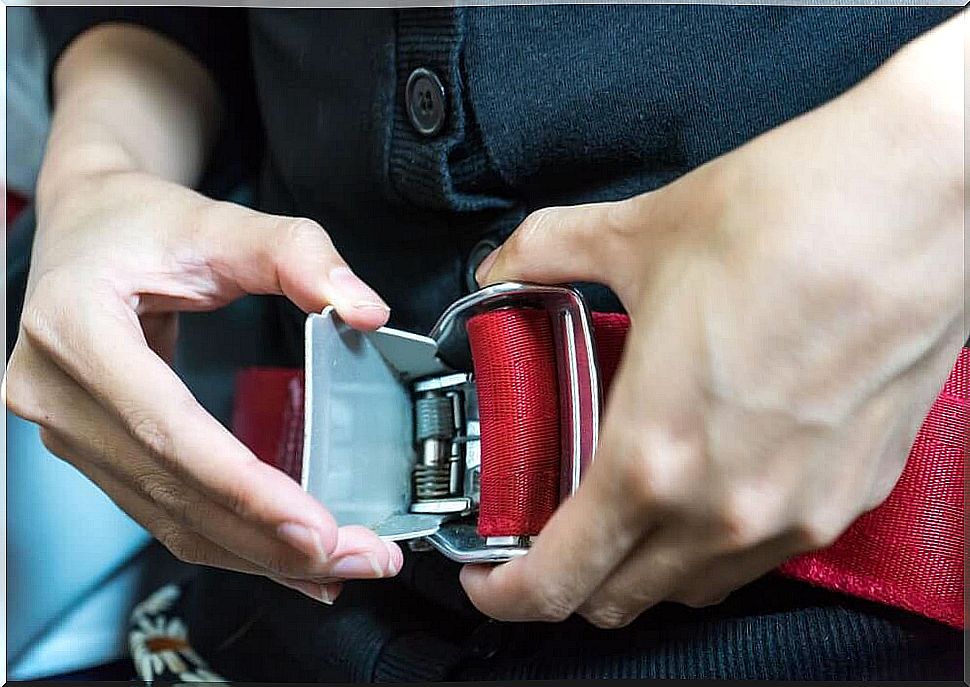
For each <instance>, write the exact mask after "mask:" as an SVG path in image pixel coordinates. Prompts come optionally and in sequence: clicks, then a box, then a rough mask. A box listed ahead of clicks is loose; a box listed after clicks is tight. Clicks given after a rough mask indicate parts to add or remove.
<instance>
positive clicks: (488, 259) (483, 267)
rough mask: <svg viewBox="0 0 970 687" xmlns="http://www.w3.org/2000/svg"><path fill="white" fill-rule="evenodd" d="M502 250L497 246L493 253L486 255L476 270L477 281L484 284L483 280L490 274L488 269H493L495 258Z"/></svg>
mask: <svg viewBox="0 0 970 687" xmlns="http://www.w3.org/2000/svg"><path fill="white" fill-rule="evenodd" d="M500 250H502V249H501V248H496V249H495V250H493V251H492V252H491V253H489V254H488V255H486V256H485V259H484V260H482V262H481V263H480V264H479V265H478V269H477V270H475V281H477V282H478V285H479V286H481V285H482V281H483V280H484V279H485V277H487V276H488V271H489V270H490V269H492V265H493V264H495V260H496V259H497V258H498V252H499V251H500Z"/></svg>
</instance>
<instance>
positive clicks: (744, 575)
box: [669, 536, 799, 608]
mask: <svg viewBox="0 0 970 687" xmlns="http://www.w3.org/2000/svg"><path fill="white" fill-rule="evenodd" d="M798 550H799V547H798V546H797V544H796V543H795V541H794V539H792V538H790V537H787V536H786V537H782V538H778V539H775V540H773V541H770V542H766V543H765V544H763V545H762V546H758V547H756V548H753V549H751V550H749V551H743V552H738V553H735V554H730V555H727V556H720V557H718V558H717V559H715V560H714V561H713V562H711V563H708V564H707V565H706V566H704V567H702V568H700V569H699V570H698V571H697V572H696V573H695V574H693V575H691V576H690V578H689V579H685V580H684V581H683V583H682V584H681V585H680V586H678V587H677V588H676V589H675V590H673V591H672V592H671V593H670V595H669V599H670V600H671V601H677V602H679V603H682V604H685V605H687V606H692V607H694V608H701V607H704V606H713V605H716V604H718V603H720V602H721V601H723V600H724V599H725V598H727V597H728V596H729V595H730V594H731V592H733V591H734V590H736V589H740V588H741V587H743V586H744V585H746V584H748V583H750V582H753V581H754V580H757V579H758V578H760V577H762V576H764V575H766V574H767V573H769V572H771V571H772V570H774V569H775V568H777V567H778V566H779V565H780V564H781V563H783V562H784V561H785V560H787V559H788V558H790V557H791V556H792V555H794V554H795V553H797V552H798Z"/></svg>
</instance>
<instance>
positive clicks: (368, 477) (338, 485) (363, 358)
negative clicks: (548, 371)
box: [301, 283, 600, 563]
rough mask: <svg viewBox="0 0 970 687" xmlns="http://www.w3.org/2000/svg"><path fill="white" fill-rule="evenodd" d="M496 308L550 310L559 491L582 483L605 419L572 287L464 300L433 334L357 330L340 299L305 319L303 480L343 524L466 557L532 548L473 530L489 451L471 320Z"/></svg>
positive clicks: (499, 557)
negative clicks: (474, 370) (482, 439)
mask: <svg viewBox="0 0 970 687" xmlns="http://www.w3.org/2000/svg"><path fill="white" fill-rule="evenodd" d="M498 307H533V308H541V309H543V310H545V311H547V312H548V313H549V315H550V318H551V321H552V323H553V332H554V336H555V343H556V349H557V370H558V374H559V382H560V396H559V397H560V399H561V403H560V407H561V413H562V416H561V419H562V424H561V426H562V427H563V430H564V431H563V433H562V434H563V452H562V476H563V478H562V484H561V494H560V496H561V498H567V497H568V496H570V495H571V494H572V493H574V492H575V490H576V488H577V487H578V485H579V480H580V478H581V476H582V473H583V471H584V470H585V468H586V466H588V464H589V461H590V460H591V458H592V452H593V448H594V447H595V444H596V435H597V430H598V423H599V408H600V389H599V380H598V377H597V373H596V372H597V371H596V364H595V360H596V358H595V351H594V348H593V340H592V330H591V321H590V316H589V312H588V311H587V309H586V306H585V304H584V302H583V300H582V298H581V297H580V296H579V294H578V293H577V292H576V291H574V290H573V289H570V288H566V287H551V286H535V285H530V284H518V283H502V284H496V285H494V286H490V287H486V288H485V289H482V290H481V291H478V292H476V293H473V294H470V295H469V296H466V297H465V298H463V299H461V300H459V301H457V302H456V303H455V304H454V305H452V306H451V307H450V308H448V310H446V311H445V313H444V314H443V315H442V317H441V319H440V320H439V321H438V323H437V324H436V325H435V327H434V329H433V330H432V332H431V336H430V337H425V336H420V335H416V334H411V333H408V332H402V331H399V330H395V329H390V328H387V327H382V328H381V329H379V330H377V331H375V332H359V331H356V330H354V329H351V328H350V327H348V326H347V325H346V324H344V323H343V322H342V321H341V320H340V318H339V317H338V316H337V315H336V312H335V311H334V310H333V309H332V308H327V309H325V310H324V311H323V312H322V313H320V314H312V315H310V316H309V317H308V318H307V324H306V379H307V384H306V400H305V404H304V409H305V421H304V442H303V447H304V452H303V471H302V476H301V478H302V483H303V487H304V488H305V489H306V490H307V491H308V492H310V493H311V494H312V495H313V496H314V497H316V498H317V499H318V500H320V501H321V502H323V503H324V504H326V506H327V507H328V509H329V510H330V512H331V513H332V514H333V515H334V517H335V518H336V519H337V522H338V523H339V524H341V525H346V524H359V525H364V526H366V527H369V528H370V529H372V530H374V531H375V532H376V533H377V534H378V535H379V536H381V537H383V538H385V539H387V540H391V541H408V542H409V545H410V546H411V547H412V548H415V549H425V548H426V547H428V546H430V547H433V548H435V549H437V550H438V551H440V552H441V553H443V554H444V555H445V556H447V557H449V558H451V559H453V560H456V561H460V562H463V563H468V562H500V561H504V560H509V559H511V558H514V557H516V556H519V555H522V554H523V553H525V552H526V551H528V547H529V539H528V538H527V537H512V538H504V537H502V538H489V539H488V540H486V539H484V538H482V537H480V536H479V535H478V533H477V531H476V518H477V509H478V504H479V498H480V489H479V484H480V475H481V450H480V445H479V438H478V435H479V419H478V395H477V391H476V389H475V380H474V378H473V376H472V374H471V355H470V352H469V350H468V338H467V334H466V332H465V325H466V324H467V321H468V319H469V318H470V317H472V316H473V315H474V314H476V313H479V312H484V311H486V310H490V309H493V308H498ZM563 401H564V402H563Z"/></svg>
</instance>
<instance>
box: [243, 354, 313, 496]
mask: <svg viewBox="0 0 970 687" xmlns="http://www.w3.org/2000/svg"><path fill="white" fill-rule="evenodd" d="M232 431H233V434H235V435H236V437H237V438H238V439H239V440H240V441H242V443H244V444H245V445H246V446H247V447H248V448H249V450H250V451H252V452H253V453H255V454H256V457H257V458H259V459H260V460H262V461H263V462H264V463H269V464H270V465H272V466H273V467H275V468H279V469H280V470H282V471H283V472H285V473H286V474H288V475H289V476H290V477H292V478H293V479H295V480H296V481H297V482H299V481H300V471H301V469H302V467H303V370H302V369H299V368H296V369H291V368H283V367H250V368H246V369H244V370H242V371H241V372H239V374H237V375H236V393H235V394H234V396H233V407H232Z"/></svg>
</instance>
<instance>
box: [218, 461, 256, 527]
mask: <svg viewBox="0 0 970 687" xmlns="http://www.w3.org/2000/svg"><path fill="white" fill-rule="evenodd" d="M260 465H261V464H258V463H256V462H255V461H253V462H246V463H241V464H240V465H239V466H238V467H237V470H239V476H240V478H239V479H236V480H234V481H233V482H232V483H231V484H230V485H228V486H227V487H225V490H224V491H223V493H222V496H221V498H222V500H223V503H224V505H225V507H226V508H227V509H228V510H229V511H230V512H232V513H235V514H236V515H238V516H239V517H241V518H242V519H243V520H257V519H260V517H261V515H262V514H261V512H260V508H259V503H258V500H257V497H256V495H255V494H253V491H252V485H254V484H259V475H253V476H252V477H253V478H252V479H250V478H249V477H250V476H249V475H248V474H245V473H247V472H250V471H253V470H254V469H256V468H259V467H260Z"/></svg>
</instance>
